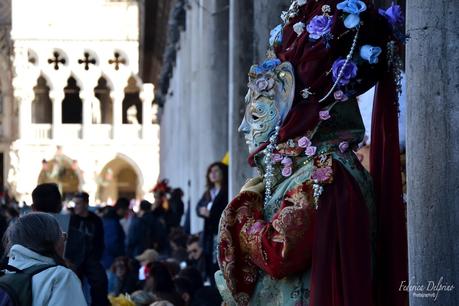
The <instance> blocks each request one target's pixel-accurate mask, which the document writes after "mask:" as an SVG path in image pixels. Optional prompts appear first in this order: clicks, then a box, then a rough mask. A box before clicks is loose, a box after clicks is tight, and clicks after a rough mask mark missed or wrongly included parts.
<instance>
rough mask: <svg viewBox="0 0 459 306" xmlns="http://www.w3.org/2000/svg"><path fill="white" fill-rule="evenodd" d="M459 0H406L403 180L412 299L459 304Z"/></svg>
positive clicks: (419, 302) (415, 302) (419, 303)
mask: <svg viewBox="0 0 459 306" xmlns="http://www.w3.org/2000/svg"><path fill="white" fill-rule="evenodd" d="M458 15H459V1H448V0H408V1H407V20H406V24H407V32H408V33H409V34H410V36H411V38H410V40H409V41H408V45H407V49H406V76H407V82H406V83H407V110H408V111H407V123H408V124H407V155H406V160H407V179H408V180H407V184H408V185H407V187H408V197H407V198H408V216H407V217H408V250H409V274H410V277H409V280H410V285H423V286H425V287H427V286H428V285H429V282H433V283H434V284H435V285H437V284H438V283H439V282H441V284H442V285H453V286H454V289H453V290H452V291H447V290H446V289H442V290H441V291H438V292H437V291H432V290H431V291H428V289H427V288H426V289H427V290H424V291H423V293H434V294H438V296H437V297H436V300H434V299H433V298H426V297H419V296H416V294H413V293H414V292H411V293H410V305H412V306H414V305H416V306H424V305H459V277H458V275H459V274H458V273H459V260H458V258H459V239H458V237H459V175H458V173H459V154H458V152H459V104H458V97H459V85H458V84H459V69H458V67H459V44H458V41H459V31H458V30H457V29H458V28H459V19H458V18H457V16H458Z"/></svg>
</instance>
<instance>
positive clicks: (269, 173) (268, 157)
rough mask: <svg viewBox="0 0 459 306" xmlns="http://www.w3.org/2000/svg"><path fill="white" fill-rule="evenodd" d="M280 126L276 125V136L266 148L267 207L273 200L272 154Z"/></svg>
mask: <svg viewBox="0 0 459 306" xmlns="http://www.w3.org/2000/svg"><path fill="white" fill-rule="evenodd" d="M279 130H280V125H279V124H278V125H276V127H275V128H274V134H273V135H271V137H269V144H268V146H267V147H266V148H265V150H264V151H265V157H264V162H265V165H266V173H265V175H264V178H265V205H266V204H267V203H268V202H269V201H270V200H271V197H272V195H271V188H272V186H273V177H274V173H273V172H274V166H273V159H272V153H273V151H274V149H275V148H276V142H277V136H278V135H279Z"/></svg>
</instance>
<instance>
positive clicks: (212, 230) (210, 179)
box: [196, 162, 228, 284]
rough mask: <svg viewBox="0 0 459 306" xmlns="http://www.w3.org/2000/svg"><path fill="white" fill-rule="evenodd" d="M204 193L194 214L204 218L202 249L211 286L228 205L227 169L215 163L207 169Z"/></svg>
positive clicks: (216, 267) (223, 165)
mask: <svg viewBox="0 0 459 306" xmlns="http://www.w3.org/2000/svg"><path fill="white" fill-rule="evenodd" d="M206 182H207V186H206V191H205V192H204V194H203V195H202V197H201V199H200V200H199V202H198V205H197V206H196V213H197V215H198V216H199V217H201V218H204V231H203V233H202V247H203V250H204V254H205V257H206V274H207V277H208V278H209V279H210V282H211V283H212V284H215V282H214V273H215V272H216V271H217V270H218V264H217V256H216V255H217V254H216V243H215V241H216V237H217V234H218V224H219V222H220V217H221V215H222V212H223V210H224V209H225V207H226V205H227V204H228V167H227V166H226V165H225V164H223V163H221V162H215V163H213V164H211V165H210V166H209V167H208V168H207V174H206Z"/></svg>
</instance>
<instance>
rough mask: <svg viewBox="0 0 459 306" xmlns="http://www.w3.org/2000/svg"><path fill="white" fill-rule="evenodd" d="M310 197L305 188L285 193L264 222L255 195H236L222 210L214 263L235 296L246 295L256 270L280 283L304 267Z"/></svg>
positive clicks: (311, 211) (309, 239)
mask: <svg viewBox="0 0 459 306" xmlns="http://www.w3.org/2000/svg"><path fill="white" fill-rule="evenodd" d="M311 195H312V187H311V186H310V185H309V184H307V183H303V184H301V185H299V186H297V187H296V188H293V189H291V190H290V191H289V192H288V193H286V195H285V197H284V198H283V199H282V204H281V207H280V209H279V211H278V212H277V213H276V215H274V217H273V218H272V219H271V220H270V221H269V222H266V221H263V198H262V196H261V195H260V194H258V193H254V192H250V191H244V192H241V193H240V194H239V195H238V196H237V197H236V198H235V199H234V200H233V201H231V203H230V204H229V205H228V206H227V208H226V209H225V211H224V213H223V215H222V219H221V221H220V244H219V263H220V267H221V270H222V272H223V275H224V278H225V280H226V282H227V285H228V288H229V289H230V291H231V292H232V293H233V294H234V295H235V296H240V295H239V293H240V292H243V293H245V294H248V295H250V293H251V292H252V290H253V288H254V286H255V284H256V278H257V274H258V269H262V270H263V271H265V272H266V273H268V274H269V275H271V276H273V277H275V278H283V277H285V276H287V275H291V274H294V273H298V272H301V271H304V270H306V269H307V268H308V267H309V266H310V263H311V252H312V242H313V229H314V216H315V209H314V207H313V205H312V197H311ZM242 304H244V303H242Z"/></svg>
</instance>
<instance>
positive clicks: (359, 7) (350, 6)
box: [336, 0, 367, 15]
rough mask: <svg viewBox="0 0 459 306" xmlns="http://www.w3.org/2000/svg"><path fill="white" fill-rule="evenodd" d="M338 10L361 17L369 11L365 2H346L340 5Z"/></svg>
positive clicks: (348, 0)
mask: <svg viewBox="0 0 459 306" xmlns="http://www.w3.org/2000/svg"><path fill="white" fill-rule="evenodd" d="M336 8H337V9H339V10H342V11H343V12H346V13H349V14H354V15H359V14H360V13H361V12H363V11H365V10H366V9H367V5H366V4H365V2H363V1H359V0H345V1H343V2H340V3H338V4H337V5H336Z"/></svg>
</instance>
